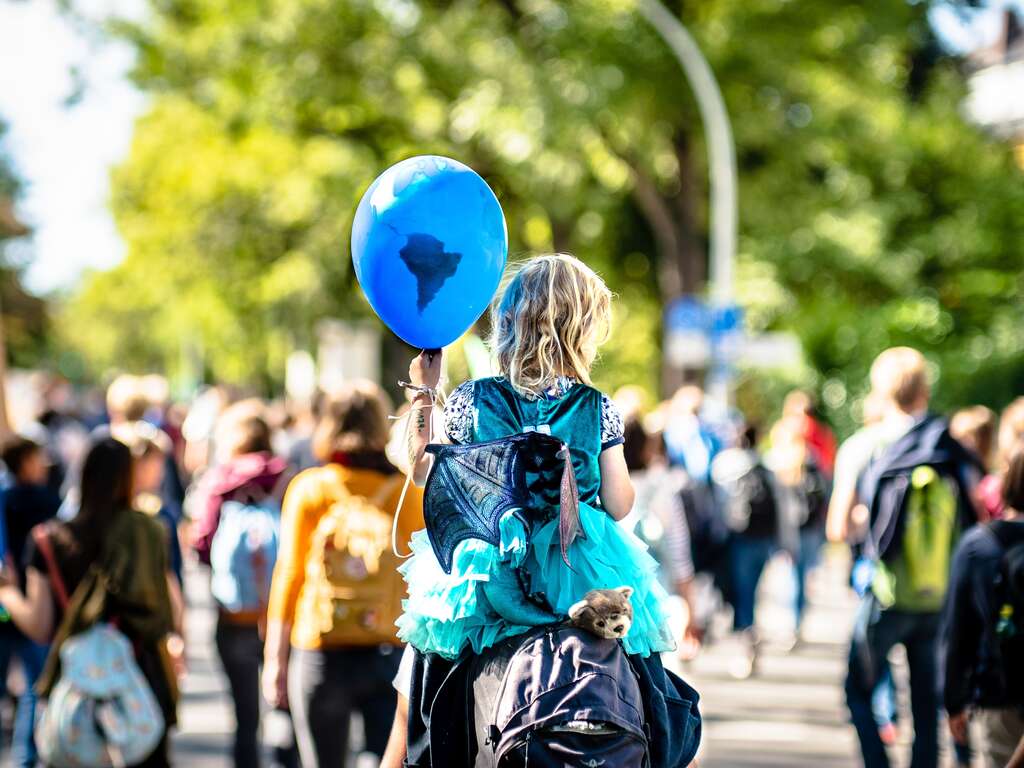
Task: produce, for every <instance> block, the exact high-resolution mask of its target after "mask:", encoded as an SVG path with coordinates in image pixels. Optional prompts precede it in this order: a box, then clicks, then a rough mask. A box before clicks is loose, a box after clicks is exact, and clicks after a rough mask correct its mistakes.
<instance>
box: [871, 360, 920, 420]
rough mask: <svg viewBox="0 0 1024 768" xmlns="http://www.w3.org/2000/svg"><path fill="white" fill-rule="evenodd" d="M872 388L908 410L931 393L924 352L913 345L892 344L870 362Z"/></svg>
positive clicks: (904, 409)
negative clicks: (893, 345) (895, 345)
mask: <svg viewBox="0 0 1024 768" xmlns="http://www.w3.org/2000/svg"><path fill="white" fill-rule="evenodd" d="M871 388H872V389H873V390H874V391H875V392H877V393H878V394H879V395H881V396H883V397H885V398H887V399H889V400H891V401H892V402H893V403H895V404H896V405H897V406H898V407H899V408H900V409H901V410H903V411H909V410H910V409H911V408H913V407H914V406H915V405H917V404H918V403H919V402H920V401H921V399H922V398H926V397H928V369H927V363H926V362H925V359H924V355H922V354H921V353H920V352H918V351H917V350H916V349H911V348H910V347H892V348H890V349H887V350H885V351H884V352H882V353H881V354H880V355H879V356H878V357H876V358H875V362H873V363H872V364H871Z"/></svg>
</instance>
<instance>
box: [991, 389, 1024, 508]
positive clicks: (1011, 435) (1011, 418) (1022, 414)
mask: <svg viewBox="0 0 1024 768" xmlns="http://www.w3.org/2000/svg"><path fill="white" fill-rule="evenodd" d="M1022 441H1024V397H1018V398H1017V399H1016V400H1014V401H1013V402H1012V403H1010V404H1009V405H1008V406H1006V408H1004V409H1003V412H1002V414H1001V415H1000V417H999V437H998V438H997V443H998V448H997V450H998V453H999V464H1000V467H999V470H1000V471H1006V468H1007V467H1008V466H1009V463H1010V455H1011V454H1012V453H1013V452H1014V451H1015V450H1016V449H1017V447H1018V446H1019V445H1020V444H1021V442H1022ZM1020 511H1024V510H1020Z"/></svg>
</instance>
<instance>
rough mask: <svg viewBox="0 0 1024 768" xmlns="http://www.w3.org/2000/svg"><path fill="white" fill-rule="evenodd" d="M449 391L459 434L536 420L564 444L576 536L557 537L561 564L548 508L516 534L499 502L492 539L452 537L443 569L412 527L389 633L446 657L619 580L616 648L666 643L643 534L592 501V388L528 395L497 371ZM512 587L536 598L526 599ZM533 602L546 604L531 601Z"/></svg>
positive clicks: (598, 416) (515, 427) (597, 479)
mask: <svg viewBox="0 0 1024 768" xmlns="http://www.w3.org/2000/svg"><path fill="white" fill-rule="evenodd" d="M453 395H454V396H457V397H456V398H455V399H456V400H461V401H462V405H463V407H465V408H467V409H469V411H470V412H469V413H466V412H462V411H455V412H453V411H452V409H451V404H450V405H449V409H448V410H447V411H446V420H448V421H449V422H450V421H451V420H453V419H457V420H461V421H464V422H465V423H466V427H465V428H464V429H463V430H461V431H456V433H453V430H452V429H451V428H449V430H448V431H449V435H450V436H451V437H453V438H456V439H458V440H459V441H460V442H483V441H487V440H496V439H499V438H502V437H508V436H510V435H513V434H518V433H520V432H525V431H530V430H538V431H542V432H548V433H550V434H552V435H554V436H555V437H558V438H559V439H560V440H562V442H564V443H566V444H567V445H568V446H569V447H570V451H571V454H572V462H573V468H574V469H575V471H576V482H577V485H578V488H579V495H580V521H581V523H582V527H583V531H584V534H585V537H578V538H576V539H575V540H574V541H573V543H572V545H571V546H570V548H569V551H568V554H569V560H570V562H571V563H572V568H571V569H570V568H569V567H567V566H566V564H565V562H564V561H563V560H562V554H561V550H560V547H559V535H558V516H557V514H553V515H551V519H550V520H549V521H547V522H534V523H533V530H532V533H530V534H529V535H528V531H527V530H526V527H525V526H524V524H523V523H522V522H521V521H520V519H519V518H518V517H517V516H515V515H514V514H513V513H508V514H506V515H505V516H504V517H503V518H502V520H501V522H500V543H499V544H498V545H497V546H494V545H491V544H488V543H487V542H484V541H480V540H477V539H468V540H466V541H462V542H460V543H459V544H458V546H457V547H456V548H455V553H454V560H453V566H452V571H451V573H450V574H447V573H445V572H444V570H443V569H442V568H441V565H440V564H439V563H438V561H437V558H436V556H435V555H434V551H433V549H432V548H431V546H430V541H429V539H428V538H427V535H426V532H425V531H420V532H418V533H416V534H415V535H414V536H413V539H412V550H413V555H412V557H411V558H410V559H409V560H408V561H407V562H406V563H405V564H404V565H403V566H402V568H401V572H402V575H403V576H404V578H405V581H406V583H407V585H408V588H409V597H408V599H407V600H406V601H405V603H404V609H405V612H404V613H403V614H402V616H401V617H400V618H399V620H398V622H397V624H398V636H399V638H400V639H402V640H403V641H405V642H408V643H409V644H410V645H412V646H413V647H414V648H416V649H418V650H420V651H423V652H425V653H437V654H440V655H441V656H443V657H445V658H448V659H454V658H457V657H458V656H459V655H461V654H462V652H463V651H465V650H466V649H467V648H470V649H472V651H473V652H474V653H479V652H481V651H482V650H484V649H486V648H489V647H491V646H493V645H494V644H496V643H498V642H500V641H501V640H503V639H505V638H507V637H512V636H514V635H518V634H522V633H523V632H525V631H526V630H527V629H529V628H530V627H532V626H538V625H542V624H549V623H552V622H555V621H559V620H560V619H563V618H565V616H566V615H567V614H568V611H569V607H570V606H571V605H572V604H573V603H575V602H577V601H578V600H580V599H581V598H582V597H583V595H585V594H586V593H587V592H588V591H590V590H591V589H598V588H602V589H604V588H613V587H620V586H626V585H628V586H630V587H632V588H633V596H632V598H631V602H632V605H633V624H632V627H631V629H630V631H629V633H628V634H627V635H626V637H625V638H623V641H622V642H623V645H624V647H625V649H626V652H627V653H631V654H639V655H641V656H648V655H650V654H651V653H658V652H662V651H670V650H672V649H673V648H674V647H675V642H674V640H673V638H672V634H671V632H670V631H669V627H668V617H667V599H668V595H667V593H666V592H665V590H664V588H663V587H662V586H661V583H660V582H659V579H658V574H657V569H658V565H657V563H656V562H655V560H654V558H653V557H651V555H650V554H649V553H648V551H647V547H646V545H645V544H644V543H643V542H641V541H640V540H639V539H638V538H637V537H636V536H634V535H633V534H632V533H631V532H629V531H627V530H625V529H623V528H621V527H620V526H619V525H618V524H617V523H616V522H615V521H614V520H613V519H612V518H611V517H610V516H609V515H608V514H607V513H606V512H604V511H602V510H601V509H600V508H599V507H598V506H596V505H597V503H598V501H597V498H598V491H599V489H600V486H601V475H600V470H599V467H598V456H599V455H600V453H601V450H602V449H603V448H607V447H608V446H609V441H608V440H604V441H603V440H602V438H603V437H607V435H603V434H602V432H603V430H602V416H603V414H604V412H605V409H606V408H607V405H606V404H605V403H604V402H603V401H604V400H605V399H604V398H603V396H602V395H601V393H600V392H598V391H597V390H595V389H593V388H592V387H588V386H585V385H582V384H572V383H563V384H562V385H561V386H560V387H559V388H558V389H557V390H556V392H555V393H554V394H552V395H550V396H548V397H546V398H540V399H536V400H530V399H527V398H526V397H523V396H522V395H520V394H519V393H518V392H516V391H515V389H514V388H513V387H512V386H511V385H510V384H509V383H508V382H507V381H505V380H504V379H501V378H492V379H480V380H477V381H474V382H468V383H467V384H464V385H463V386H462V387H460V388H459V389H457V390H456V392H455V393H453ZM456 407H458V406H456ZM604 431H605V432H606V431H607V430H604ZM614 442H615V441H614V440H613V441H611V444H614ZM619 442H621V440H619ZM524 582H525V583H524ZM524 588H525V589H528V590H529V592H530V594H531V595H533V596H535V597H536V596H543V599H542V600H528V599H526V597H525V593H524ZM545 602H546V604H547V605H549V606H550V609H551V610H550V611H549V610H547V608H546V607H542V606H543V605H544V604H545Z"/></svg>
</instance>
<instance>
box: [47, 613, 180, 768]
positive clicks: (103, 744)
mask: <svg viewBox="0 0 1024 768" xmlns="http://www.w3.org/2000/svg"><path fill="white" fill-rule="evenodd" d="M60 668H61V672H60V678H59V679H58V681H57V685H56V686H55V687H54V688H53V690H52V691H51V692H50V696H49V700H48V701H47V706H46V708H45V709H44V710H43V716H42V718H41V719H40V721H39V724H38V725H37V726H36V733H35V737H36V744H38V745H39V756H40V757H41V758H42V759H43V762H45V763H46V764H47V765H52V766H56V768H111V767H112V766H120V765H136V764H138V763H141V762H142V761H143V760H145V759H146V758H147V757H149V756H150V755H151V754H152V753H153V751H154V750H155V749H156V747H157V745H158V744H159V743H160V739H161V738H162V737H163V735H164V730H165V723H164V717H163V714H162V713H161V711H160V706H159V704H158V703H157V700H156V697H155V696H154V695H153V691H152V690H151V689H150V687H149V685H148V684H147V682H146V678H145V677H143V675H142V672H141V671H140V670H139V667H138V665H137V664H136V663H135V658H134V656H133V655H132V646H131V643H130V642H128V640H127V638H125V636H124V635H122V634H121V633H120V632H118V631H117V630H116V629H114V627H112V626H111V625H109V624H95V625H93V626H92V627H91V628H90V629H87V630H86V631H85V632H82V633H81V634H78V635H74V636H73V637H71V638H69V639H68V640H66V641H65V642H64V644H63V645H62V646H61V648H60Z"/></svg>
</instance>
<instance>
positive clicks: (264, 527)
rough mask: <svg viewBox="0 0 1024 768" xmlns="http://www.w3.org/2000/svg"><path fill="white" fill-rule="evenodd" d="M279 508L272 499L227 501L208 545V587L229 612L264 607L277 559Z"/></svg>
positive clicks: (263, 608) (259, 610)
mask: <svg viewBox="0 0 1024 768" xmlns="http://www.w3.org/2000/svg"><path fill="white" fill-rule="evenodd" d="M280 531H281V509H280V507H278V505H277V504H276V502H274V501H273V500H272V499H269V498H268V499H264V500H263V501H260V502H258V503H257V502H251V503H248V504H243V503H242V502H240V501H226V502H224V504H223V505H222V506H221V509H220V523H219V524H218V525H217V532H216V533H215V534H214V536H213V542H212V544H211V546H210V566H211V568H212V571H213V575H212V577H211V580H210V591H211V592H212V593H213V597H214V599H215V600H216V601H217V602H218V603H219V604H220V605H221V607H223V608H224V609H226V610H227V611H230V612H231V613H250V612H251V613H258V612H262V611H264V610H266V607H267V601H268V599H269V596H270V578H271V576H272V575H273V573H274V563H276V562H277V547H278V543H279V538H280Z"/></svg>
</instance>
